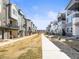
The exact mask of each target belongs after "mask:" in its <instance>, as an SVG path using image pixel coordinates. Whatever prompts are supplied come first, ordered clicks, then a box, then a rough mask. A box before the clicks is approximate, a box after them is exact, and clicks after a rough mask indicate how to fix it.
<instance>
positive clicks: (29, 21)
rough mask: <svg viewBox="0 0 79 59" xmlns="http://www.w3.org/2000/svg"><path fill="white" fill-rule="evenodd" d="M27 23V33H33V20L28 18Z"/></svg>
mask: <svg viewBox="0 0 79 59" xmlns="http://www.w3.org/2000/svg"><path fill="white" fill-rule="evenodd" d="M25 24H26V35H31V34H32V21H31V20H30V19H26V21H25Z"/></svg>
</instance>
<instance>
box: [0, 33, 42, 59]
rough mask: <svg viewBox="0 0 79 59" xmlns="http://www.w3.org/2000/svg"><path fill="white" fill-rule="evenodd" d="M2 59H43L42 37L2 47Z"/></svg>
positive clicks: (37, 36)
mask: <svg viewBox="0 0 79 59" xmlns="http://www.w3.org/2000/svg"><path fill="white" fill-rule="evenodd" d="M0 59H42V43H41V35H35V36H32V37H29V38H27V39H26V38H25V39H23V40H21V41H18V42H14V43H12V44H8V45H6V46H4V47H0Z"/></svg>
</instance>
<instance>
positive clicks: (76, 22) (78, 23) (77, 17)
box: [72, 12, 79, 26]
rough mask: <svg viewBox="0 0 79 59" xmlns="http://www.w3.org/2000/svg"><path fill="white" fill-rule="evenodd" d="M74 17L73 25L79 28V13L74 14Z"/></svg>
mask: <svg viewBox="0 0 79 59" xmlns="http://www.w3.org/2000/svg"><path fill="white" fill-rule="evenodd" d="M72 16H73V24H74V25H76V26H79V12H74V13H72Z"/></svg>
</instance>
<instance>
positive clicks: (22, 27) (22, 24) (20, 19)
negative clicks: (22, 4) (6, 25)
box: [18, 9, 26, 37]
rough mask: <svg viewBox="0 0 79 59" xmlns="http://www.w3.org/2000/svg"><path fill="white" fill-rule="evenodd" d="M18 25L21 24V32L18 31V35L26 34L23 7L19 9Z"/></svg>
mask: <svg viewBox="0 0 79 59" xmlns="http://www.w3.org/2000/svg"><path fill="white" fill-rule="evenodd" d="M18 17H19V19H18V26H19V32H18V36H19V37H23V36H25V29H26V28H25V20H26V19H25V16H24V13H23V11H22V10H21V9H19V10H18Z"/></svg>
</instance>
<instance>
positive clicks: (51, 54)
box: [42, 34, 71, 59]
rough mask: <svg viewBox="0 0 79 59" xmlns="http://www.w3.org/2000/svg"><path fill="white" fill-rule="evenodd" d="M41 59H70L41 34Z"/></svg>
mask: <svg viewBox="0 0 79 59" xmlns="http://www.w3.org/2000/svg"><path fill="white" fill-rule="evenodd" d="M42 59H71V58H70V57H69V56H67V55H66V54H65V53H64V52H62V51H61V49H59V48H58V47H57V46H56V45H55V44H53V43H52V42H51V41H49V39H47V38H46V37H45V36H44V35H43V34H42Z"/></svg>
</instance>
